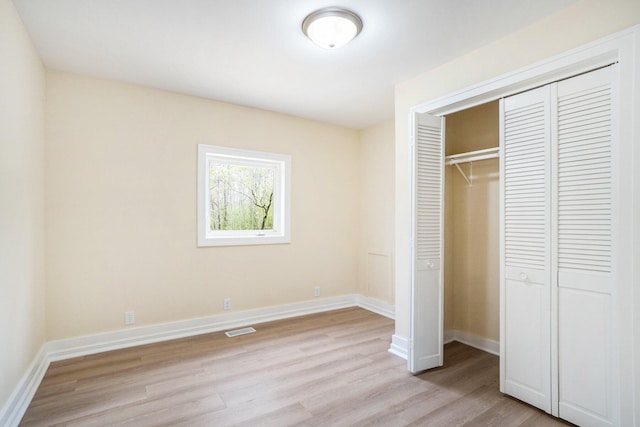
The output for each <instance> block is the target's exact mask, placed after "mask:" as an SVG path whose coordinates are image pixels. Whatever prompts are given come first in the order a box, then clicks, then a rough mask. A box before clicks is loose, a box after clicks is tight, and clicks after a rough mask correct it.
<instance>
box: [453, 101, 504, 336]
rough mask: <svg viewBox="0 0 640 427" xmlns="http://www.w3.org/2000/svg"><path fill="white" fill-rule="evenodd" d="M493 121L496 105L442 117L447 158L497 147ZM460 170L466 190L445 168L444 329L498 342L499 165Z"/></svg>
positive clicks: (455, 172)
mask: <svg viewBox="0 0 640 427" xmlns="http://www.w3.org/2000/svg"><path fill="white" fill-rule="evenodd" d="M498 121H499V117H498V103H497V102H492V103H489V104H485V105H481V106H478V107H475V108H470V109H468V110H464V111H460V112H458V113H455V114H451V115H448V116H447V117H446V132H445V135H446V141H445V151H446V153H447V155H450V154H458V153H464V152H469V151H474V150H481V149H484V148H491V147H497V146H498V145H499V134H498V129H499V126H498ZM460 167H461V168H462V170H463V171H465V172H466V173H467V176H469V175H471V176H472V179H473V181H472V185H468V184H467V182H466V181H465V179H464V178H463V177H462V175H461V174H460V173H459V172H458V170H457V169H456V168H455V166H447V169H446V177H445V258H444V268H445V275H444V289H445V308H444V313H445V325H444V328H445V331H447V330H456V331H462V332H465V333H469V334H473V335H476V336H480V337H483V338H488V339H491V340H495V341H499V339H500V316H499V314H500V312H499V308H500V286H499V285H500V252H499V249H500V247H499V243H500V238H499V237H500V232H499V225H500V215H499V207H500V206H499V196H500V188H499V182H500V180H499V164H498V160H497V159H490V160H483V161H479V162H474V163H473V164H472V165H470V164H468V163H467V164H462V165H460ZM471 168H472V169H471ZM471 171H472V173H471Z"/></svg>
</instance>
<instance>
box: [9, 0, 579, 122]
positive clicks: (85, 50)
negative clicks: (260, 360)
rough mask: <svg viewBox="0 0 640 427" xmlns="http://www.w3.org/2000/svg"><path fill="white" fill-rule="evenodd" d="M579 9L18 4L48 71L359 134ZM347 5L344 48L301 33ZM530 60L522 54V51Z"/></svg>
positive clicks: (546, 4) (267, 0) (534, 4)
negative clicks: (351, 23)
mask: <svg viewBox="0 0 640 427" xmlns="http://www.w3.org/2000/svg"><path fill="white" fill-rule="evenodd" d="M573 1H575V0H336V1H331V2H327V1H322V0H55V1H52V0H14V4H15V5H16V8H17V9H18V11H19V13H20V15H21V16H22V19H23V21H24V23H25V25H26V27H27V30H28V31H29V33H30V35H31V37H32V39H33V42H34V43H35V45H36V47H37V49H38V50H39V52H40V54H41V56H42V59H43V61H44V63H45V65H46V66H47V67H49V68H53V69H58V70H63V71H69V72H73V73H79V74H86V75H91V76H96V77H101V78H106V79H111V80H117V81H122V82H128V83H134V84H139V85H143V86H150V87H156V88H160V89H165V90H169V91H174V92H179V93H184V94H189V95H195V96H200V97H204V98H211V99H216V100H221V101H226V102H232V103H236V104H242V105H247V106H252V107H257V108H263V109H267V110H272V111H277V112H281V113H287V114H292V115H296V116H300V117H306V118H311V119H316V120H321V121H325V122H330V123H334V124H338V125H341V126H346V127H351V128H355V129H361V128H364V127H367V126H370V125H373V124H376V123H378V122H380V121H383V120H386V119H390V118H392V117H393V108H394V100H393V96H394V85H395V84H396V83H399V82H402V81H404V80H407V79H409V78H411V77H414V76H416V75H417V74H419V73H421V72H424V71H426V70H428V69H430V68H433V67H435V66H437V65H439V64H441V63H443V62H446V61H448V60H450V59H452V58H455V57H457V56H460V55H463V54H464V53H466V52H469V51H471V50H473V49H476V48H478V47H480V46H482V45H485V44H487V43H490V42H491V41H493V40H496V39H499V38H501V37H503V36H505V35H507V34H509V33H510V32H513V31H515V30H517V29H518V28H521V27H523V26H525V25H527V24H529V23H531V22H534V21H536V20H538V19H540V18H542V17H544V16H546V15H548V14H551V13H553V12H554V11H557V10H559V9H561V8H563V7H566V6H568V5H569V4H570V3H572V2H573ZM331 5H340V6H344V7H346V8H349V9H351V10H353V11H355V12H357V13H358V14H359V15H360V16H361V18H362V20H363V22H364V28H363V30H362V32H361V33H360V35H359V36H358V37H357V38H356V39H355V40H354V41H353V42H352V43H351V44H349V45H347V46H346V47H344V48H342V49H340V50H335V51H327V50H323V49H320V48H318V47H316V46H315V45H314V44H313V43H312V42H311V41H310V40H308V39H307V38H306V37H305V36H304V35H303V34H302V31H301V29H300V27H301V23H302V20H303V19H304V17H305V16H306V15H307V14H309V13H310V12H312V11H314V10H316V9H319V8H322V7H326V6H331ZM523 48H524V47H523Z"/></svg>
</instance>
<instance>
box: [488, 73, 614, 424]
mask: <svg viewBox="0 0 640 427" xmlns="http://www.w3.org/2000/svg"><path fill="white" fill-rule="evenodd" d="M616 75H617V74H616V65H611V66H608V67H605V68H601V69H599V70H595V71H592V72H589V73H585V74H582V75H579V76H576V77H572V78H569V79H566V80H562V81H559V82H556V83H552V84H549V85H546V86H544V87H540V88H537V89H534V90H530V91H527V92H523V93H520V94H517V95H514V96H511V97H508V98H505V99H504V100H502V101H501V111H500V120H501V122H500V128H501V138H502V141H501V146H502V149H503V152H502V156H501V161H500V173H501V176H502V186H501V197H500V201H501V209H500V211H501V216H502V218H501V230H500V231H501V236H500V240H501V254H500V256H501V259H500V262H501V311H502V313H501V315H502V321H501V336H500V342H501V360H500V362H501V372H500V377H501V378H500V385H501V390H502V391H503V392H504V393H507V394H509V395H512V396H514V397H517V398H518V399H521V400H523V401H525V402H528V403H530V404H532V405H534V406H536V407H538V408H541V409H543V410H545V411H546V412H549V413H552V414H553V415H556V416H559V417H560V418H563V419H566V420H568V421H571V422H573V423H576V424H578V425H588V426H611V425H617V424H618V421H617V416H618V414H617V412H616V409H615V408H617V407H618V402H617V399H618V395H617V393H616V392H615V390H617V389H618V384H617V378H616V371H615V369H614V368H615V362H614V361H615V360H617V359H618V355H617V350H616V349H618V348H619V345H618V343H617V342H616V339H615V334H614V330H613V326H612V325H613V324H615V319H614V316H615V314H616V313H615V305H614V299H613V296H614V294H615V292H616V284H617V281H616V277H615V262H614V260H615V255H616V243H617V241H616V235H617V233H619V232H620V230H616V228H615V227H616V225H617V224H616V220H615V219H616V213H617V212H618V205H617V203H618V202H619V201H618V200H617V199H616V195H615V194H616V193H615V192H614V191H613V190H614V189H615V188H618V186H619V185H622V184H621V183H619V182H617V181H616V179H617V176H616V174H615V171H616V162H617V161H618V160H619V159H617V158H616V155H615V154H616V145H615V143H616V136H615V134H614V132H613V129H614V125H613V124H612V123H613V120H612V118H613V117H616V113H615V111H614V106H615V102H613V99H614V98H615V96H616V93H615V88H616V85H615V78H616Z"/></svg>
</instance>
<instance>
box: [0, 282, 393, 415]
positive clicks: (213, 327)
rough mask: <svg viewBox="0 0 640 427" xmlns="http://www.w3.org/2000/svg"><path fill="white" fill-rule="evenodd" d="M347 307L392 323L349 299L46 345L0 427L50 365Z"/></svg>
mask: <svg viewBox="0 0 640 427" xmlns="http://www.w3.org/2000/svg"><path fill="white" fill-rule="evenodd" d="M348 307H361V308H363V309H365V310H369V311H372V312H374V313H377V314H380V315H382V316H385V317H389V318H391V319H393V318H394V307H393V306H392V305H390V304H387V303H385V302H382V301H379V300H376V299H373V298H369V297H365V296H363V295H356V294H353V295H343V296H339V297H332V298H315V299H313V300H309V301H304V302H299V303H293V304H285V305H279V306H274V307H267V308H259V309H255V310H247V311H241V312H236V313H224V314H219V315H215V316H208V317H202V318H197V319H189V320H180V321H177V322H168V323H162V324H158V325H151V326H141V327H137V328H126V329H121V330H118V331H112V332H104V333H100V334H94V335H86V336H81V337H75V338H67V339H62V340H57V341H49V342H47V343H45V344H44V345H43V346H42V348H41V349H40V352H39V353H38V355H37V356H36V357H35V358H34V360H33V362H32V363H31V366H30V367H29V369H28V370H27V372H26V373H25V375H24V376H23V378H22V379H21V380H20V382H19V383H18V385H17V386H16V388H15V389H14V391H13V393H12V394H11V396H10V397H9V399H8V400H7V402H6V403H5V404H4V406H3V407H2V409H1V410H0V426H6V427H16V426H18V424H19V423H20V420H21V419H22V417H23V416H24V413H25V412H26V410H27V408H28V406H29V403H30V402H31V399H32V398H33V395H34V394H35V392H36V390H37V389H38V386H39V385H40V382H41V381H42V378H43V377H44V374H45V373H46V371H47V368H48V367H49V363H51V362H54V361H59V360H64V359H70V358H73V357H78V356H86V355H89V354H95V353H102V352H104V351H110V350H117V349H121V348H127V347H134V346H138V345H143V344H150V343H154V342H160V341H167V340H172V339H177V338H185V337H189V336H193V335H200V334H206V333H209V332H218V331H224V330H228V329H234V328H238V327H242V326H248V325H255V324H259V323H265V322H271V321H274V320H282V319H288V318H291V317H297V316H304V315H306V314H314V313H321V312H325V311H331V310H338V309H341V308H348ZM392 346H393V344H392Z"/></svg>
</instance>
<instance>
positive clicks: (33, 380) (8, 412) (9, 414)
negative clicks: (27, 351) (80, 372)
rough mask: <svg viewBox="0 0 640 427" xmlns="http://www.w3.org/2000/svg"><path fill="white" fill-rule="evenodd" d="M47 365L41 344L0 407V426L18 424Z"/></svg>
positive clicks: (44, 351) (47, 361) (14, 426)
mask: <svg viewBox="0 0 640 427" xmlns="http://www.w3.org/2000/svg"><path fill="white" fill-rule="evenodd" d="M48 367H49V360H48V358H47V357H46V345H42V347H40V351H39V352H38V354H37V355H36V357H35V358H34V359H33V361H32V362H31V365H30V366H29V368H28V369H27V371H26V372H25V374H24V375H23V376H22V378H21V379H20V381H19V382H18V384H17V385H16V387H15V388H14V389H13V392H12V393H11V395H10V396H9V399H7V401H6V402H5V404H4V406H3V407H2V409H0V426H5V427H17V426H18V424H20V421H21V420H22V417H23V416H24V413H25V412H26V411H27V408H28V407H29V403H31V399H33V396H34V395H35V394H36V391H37V390H38V387H39V386H40V382H41V381H42V378H43V377H44V374H45V373H46V372H47V368H48Z"/></svg>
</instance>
